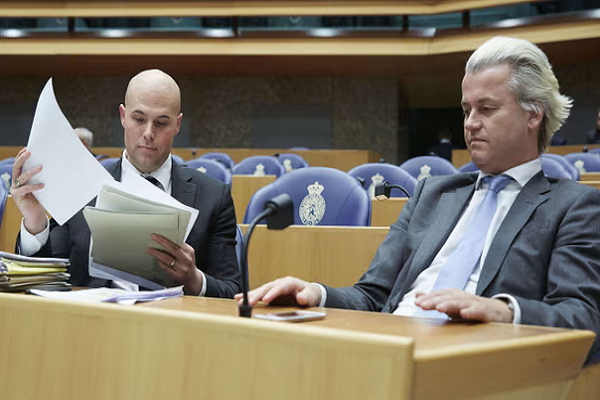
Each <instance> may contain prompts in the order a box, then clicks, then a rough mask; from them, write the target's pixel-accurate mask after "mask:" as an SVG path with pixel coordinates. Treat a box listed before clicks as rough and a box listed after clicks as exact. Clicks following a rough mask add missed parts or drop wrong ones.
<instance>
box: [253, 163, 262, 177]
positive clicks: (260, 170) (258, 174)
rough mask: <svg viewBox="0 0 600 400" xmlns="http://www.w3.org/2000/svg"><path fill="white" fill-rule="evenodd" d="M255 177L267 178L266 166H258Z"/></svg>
mask: <svg viewBox="0 0 600 400" xmlns="http://www.w3.org/2000/svg"><path fill="white" fill-rule="evenodd" d="M252 175H253V176H265V166H264V165H262V164H256V170H255V171H254V173H253V174H252Z"/></svg>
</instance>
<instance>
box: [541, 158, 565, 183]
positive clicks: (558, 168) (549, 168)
mask: <svg viewBox="0 0 600 400" xmlns="http://www.w3.org/2000/svg"><path fill="white" fill-rule="evenodd" d="M540 160H541V161H542V171H544V175H546V176H547V177H548V178H565V179H573V177H572V175H571V173H570V172H568V171H567V170H566V169H564V168H563V166H562V165H560V163H559V162H558V161H556V160H553V159H551V158H548V157H540Z"/></svg>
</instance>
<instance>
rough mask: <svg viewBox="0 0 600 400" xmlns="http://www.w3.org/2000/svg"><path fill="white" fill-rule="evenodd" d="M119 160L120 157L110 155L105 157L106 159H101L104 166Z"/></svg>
mask: <svg viewBox="0 0 600 400" xmlns="http://www.w3.org/2000/svg"><path fill="white" fill-rule="evenodd" d="M117 161H119V157H110V158H105V159H104V160H100V164H102V166H103V167H104V168H106V167H108V166H109V165H112V164H114V163H116V162H117Z"/></svg>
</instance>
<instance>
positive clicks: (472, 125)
mask: <svg viewBox="0 0 600 400" xmlns="http://www.w3.org/2000/svg"><path fill="white" fill-rule="evenodd" d="M479 128H481V120H480V119H479V118H478V117H477V115H476V113H473V112H472V113H470V114H469V115H468V116H466V117H465V129H467V130H469V131H476V130H478V129H479Z"/></svg>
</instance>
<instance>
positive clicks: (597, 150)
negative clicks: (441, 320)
mask: <svg viewBox="0 0 600 400" xmlns="http://www.w3.org/2000/svg"><path fill="white" fill-rule="evenodd" d="M588 153H591V154H600V148H598V149H589V150H588ZM0 162H2V161H0Z"/></svg>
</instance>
